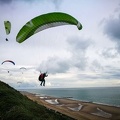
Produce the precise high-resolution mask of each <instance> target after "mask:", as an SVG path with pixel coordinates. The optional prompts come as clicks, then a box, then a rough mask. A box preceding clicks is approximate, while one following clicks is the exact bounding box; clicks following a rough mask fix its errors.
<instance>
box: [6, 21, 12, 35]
mask: <svg viewBox="0 0 120 120" xmlns="http://www.w3.org/2000/svg"><path fill="white" fill-rule="evenodd" d="M4 26H5V31H6V34H7V35H8V34H10V31H11V23H10V21H4Z"/></svg>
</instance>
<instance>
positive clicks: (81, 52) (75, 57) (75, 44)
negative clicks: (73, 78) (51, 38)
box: [67, 37, 91, 70]
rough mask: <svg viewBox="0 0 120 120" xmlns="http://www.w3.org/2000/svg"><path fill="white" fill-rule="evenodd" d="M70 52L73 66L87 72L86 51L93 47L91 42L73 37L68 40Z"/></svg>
mask: <svg viewBox="0 0 120 120" xmlns="http://www.w3.org/2000/svg"><path fill="white" fill-rule="evenodd" d="M67 43H68V46H69V47H68V50H70V51H71V53H72V57H71V60H72V61H71V64H72V65H73V66H74V67H76V68H78V69H79V70H85V68H86V66H87V60H88V58H87V57H86V50H87V49H88V47H89V46H90V45H91V40H89V39H83V38H80V37H72V38H70V39H68V40H67Z"/></svg>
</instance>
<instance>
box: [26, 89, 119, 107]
mask: <svg viewBox="0 0 120 120" xmlns="http://www.w3.org/2000/svg"><path fill="white" fill-rule="evenodd" d="M24 91H27V92H31V93H35V94H40V95H48V96H54V97H60V98H61V97H70V98H71V97H72V98H73V99H76V100H81V101H88V102H96V103H101V104H108V105H113V106H120V87H106V88H105V87H99V88H97V87H96V88H44V89H25V90H24Z"/></svg>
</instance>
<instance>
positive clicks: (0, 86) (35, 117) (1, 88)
mask: <svg viewBox="0 0 120 120" xmlns="http://www.w3.org/2000/svg"><path fill="white" fill-rule="evenodd" d="M0 119H1V120H72V118H69V117H67V116H63V115H61V114H60V113H55V112H54V111H52V110H48V109H47V108H45V107H44V106H41V105H38V104H37V102H33V101H32V100H30V99H28V98H27V97H26V96H23V95H22V94H21V93H20V92H19V91H17V90H15V89H14V88H12V87H10V86H9V85H8V84H6V83H3V82H1V81H0Z"/></svg>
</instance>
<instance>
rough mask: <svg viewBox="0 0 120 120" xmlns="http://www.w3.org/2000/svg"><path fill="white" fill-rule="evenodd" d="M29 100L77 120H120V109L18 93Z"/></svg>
mask: <svg viewBox="0 0 120 120" xmlns="http://www.w3.org/2000/svg"><path fill="white" fill-rule="evenodd" d="M20 92H21V93H22V94H23V95H25V96H27V97H28V98H29V99H31V100H33V101H36V102H37V103H38V104H40V105H43V106H45V107H46V108H48V109H52V110H54V111H55V112H59V113H61V114H64V115H67V116H69V117H71V118H74V119H77V120H79V119H80V120H101V119H102V120H120V107H116V106H109V105H103V104H97V103H93V102H86V101H78V100H73V99H69V97H68V98H67V97H64V98H58V97H53V96H42V95H38V94H33V93H29V92H26V91H20Z"/></svg>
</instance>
